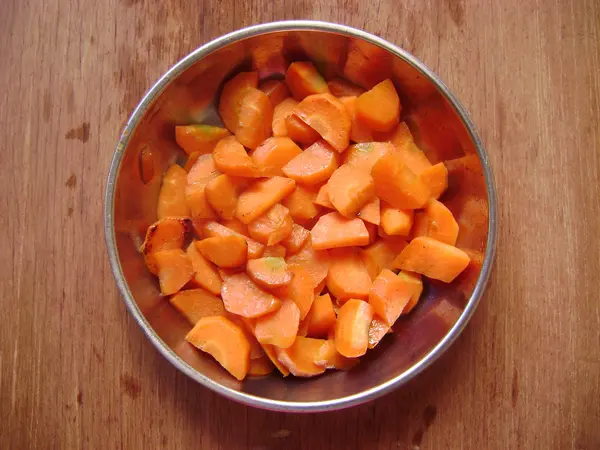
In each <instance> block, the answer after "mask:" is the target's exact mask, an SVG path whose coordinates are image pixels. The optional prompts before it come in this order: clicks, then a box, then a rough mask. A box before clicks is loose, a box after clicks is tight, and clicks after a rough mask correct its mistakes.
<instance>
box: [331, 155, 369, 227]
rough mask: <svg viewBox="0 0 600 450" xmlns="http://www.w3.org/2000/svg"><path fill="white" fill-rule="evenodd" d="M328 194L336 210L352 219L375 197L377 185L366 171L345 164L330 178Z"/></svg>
mask: <svg viewBox="0 0 600 450" xmlns="http://www.w3.org/2000/svg"><path fill="white" fill-rule="evenodd" d="M327 193H328V194H329V201H331V203H332V204H333V206H335V209H337V210H338V212H339V213H340V214H341V215H342V216H344V217H347V218H349V219H351V218H353V217H355V216H356V214H357V213H358V212H359V211H360V210H361V209H362V207H363V206H365V205H366V204H367V203H368V202H370V201H371V200H372V199H373V198H374V197H375V183H374V182H373V178H372V177H371V175H370V174H369V172H366V171H365V170H364V169H361V168H358V167H355V166H353V165H350V164H343V165H341V166H340V167H339V168H338V169H337V170H336V171H335V172H333V174H332V175H331V178H329V181H328V182H327Z"/></svg>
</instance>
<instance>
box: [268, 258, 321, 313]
mask: <svg viewBox="0 0 600 450" xmlns="http://www.w3.org/2000/svg"><path fill="white" fill-rule="evenodd" d="M288 270H289V271H290V272H291V273H292V274H293V278H292V280H291V282H290V283H288V284H287V285H286V286H284V287H282V288H279V289H276V290H275V291H274V292H275V294H276V295H277V296H279V297H281V298H289V299H291V300H293V301H294V303H295V304H296V306H298V309H299V310H300V320H304V318H305V317H306V315H307V314H308V312H309V311H310V308H311V306H312V304H313V300H314V298H315V294H314V290H313V289H314V286H313V282H312V277H311V274H310V273H309V272H308V270H307V268H306V267H305V266H302V265H299V264H288Z"/></svg>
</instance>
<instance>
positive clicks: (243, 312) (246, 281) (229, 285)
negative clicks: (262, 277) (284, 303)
mask: <svg viewBox="0 0 600 450" xmlns="http://www.w3.org/2000/svg"><path fill="white" fill-rule="evenodd" d="M221 296H222V297H223V304H224V305H225V309H226V310H227V311H229V312H230V313H233V314H237V315H238V316H242V317H246V318H249V319H252V318H255V317H260V316H264V315H265V314H269V313H271V312H274V311H277V310H278V309H279V308H280V307H281V300H279V299H278V298H277V297H275V296H273V295H271V294H269V293H268V292H265V291H263V290H262V289H260V288H259V287H258V286H256V285H255V284H254V283H253V282H252V280H251V279H250V278H248V275H246V274H245V273H237V274H234V275H231V276H230V277H229V278H228V279H227V280H225V282H224V283H223V289H221Z"/></svg>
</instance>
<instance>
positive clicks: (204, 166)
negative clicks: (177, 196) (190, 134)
mask: <svg viewBox="0 0 600 450" xmlns="http://www.w3.org/2000/svg"><path fill="white" fill-rule="evenodd" d="M220 174H221V172H219V171H218V170H217V167H216V165H215V161H214V158H213V156H212V155H201V156H200V157H199V158H198V159H197V160H196V162H195V163H194V165H193V166H192V168H191V169H190V171H189V172H188V176H187V186H186V188H185V196H186V200H187V203H188V206H189V207H190V211H191V214H192V217H193V218H196V219H213V218H215V217H216V214H215V212H214V211H213V209H212V208H211V206H210V205H209V204H208V200H206V191H205V188H206V184H207V183H208V182H209V181H210V180H212V179H213V178H216V177H218V176H219V175H220Z"/></svg>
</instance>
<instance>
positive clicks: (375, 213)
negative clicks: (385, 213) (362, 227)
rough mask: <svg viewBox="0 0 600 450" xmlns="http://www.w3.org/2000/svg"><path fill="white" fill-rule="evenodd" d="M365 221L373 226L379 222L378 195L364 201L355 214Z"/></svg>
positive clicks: (379, 202) (379, 206) (379, 205)
mask: <svg viewBox="0 0 600 450" xmlns="http://www.w3.org/2000/svg"><path fill="white" fill-rule="evenodd" d="M357 216H358V217H360V218H361V219H362V220H364V221H365V222H368V223H370V224H373V225H375V226H377V225H379V224H380V223H381V201H380V200H379V197H373V198H372V199H371V201H370V202H368V203H366V204H365V206H363V207H362V208H361V209H360V211H359V212H358V214H357Z"/></svg>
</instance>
